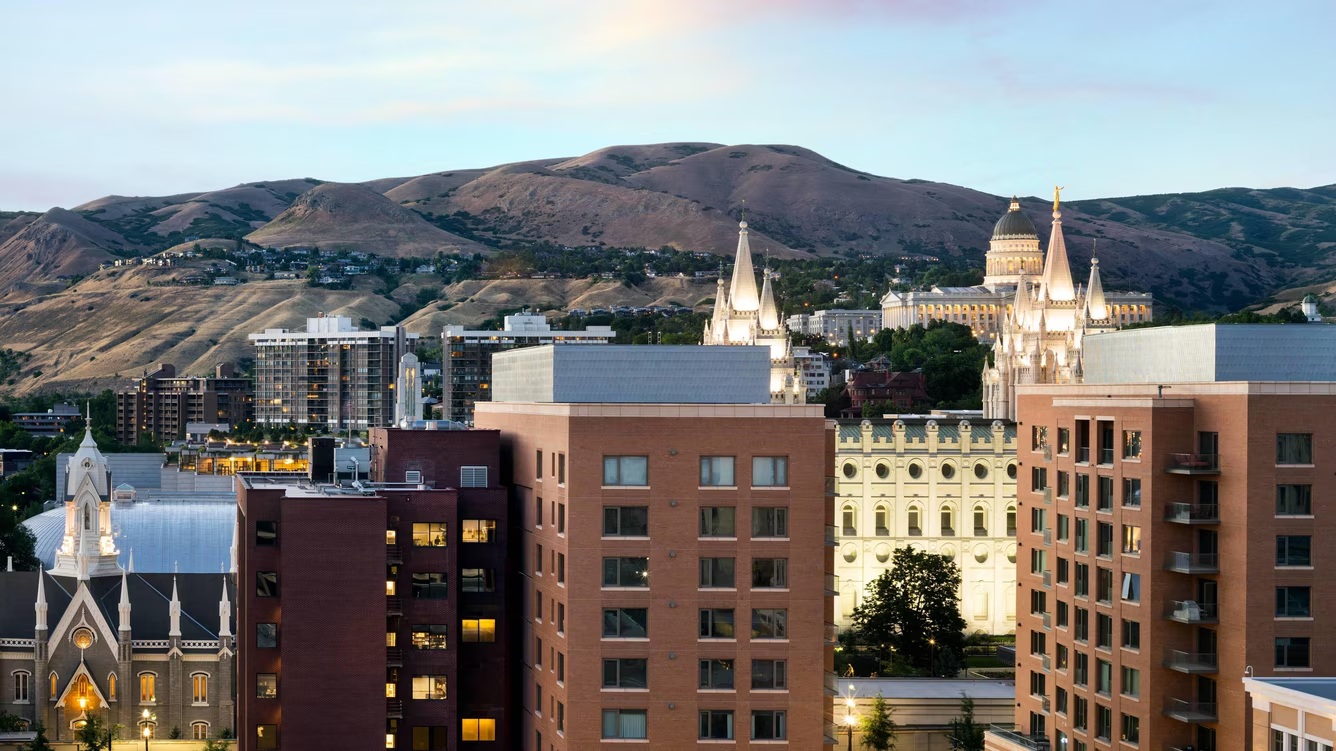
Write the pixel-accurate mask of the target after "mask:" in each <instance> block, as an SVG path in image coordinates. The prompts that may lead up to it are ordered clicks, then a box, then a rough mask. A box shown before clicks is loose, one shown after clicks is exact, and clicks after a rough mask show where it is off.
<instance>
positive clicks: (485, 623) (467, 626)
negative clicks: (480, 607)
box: [459, 618, 496, 642]
mask: <svg viewBox="0 0 1336 751" xmlns="http://www.w3.org/2000/svg"><path fill="white" fill-rule="evenodd" d="M459 632H460V633H459V640H460V641H464V642H494V641H496V620H495V619H493V618H479V619H477V620H472V619H465V620H464V621H463V623H461V624H460V629H459Z"/></svg>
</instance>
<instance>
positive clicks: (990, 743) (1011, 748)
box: [984, 725, 1053, 751]
mask: <svg viewBox="0 0 1336 751" xmlns="http://www.w3.org/2000/svg"><path fill="white" fill-rule="evenodd" d="M984 743H985V746H986V747H987V748H998V749H1006V751H1051V750H1052V748H1053V747H1052V745H1051V744H1050V743H1049V742H1048V739H1047V738H1044V737H1037V738H1036V737H1034V736H1031V735H1027V734H1025V733H1022V732H1020V731H1019V730H1014V729H1012V728H1010V727H1007V726H1005V725H989V726H988V734H987V736H986V738H985V741H984Z"/></svg>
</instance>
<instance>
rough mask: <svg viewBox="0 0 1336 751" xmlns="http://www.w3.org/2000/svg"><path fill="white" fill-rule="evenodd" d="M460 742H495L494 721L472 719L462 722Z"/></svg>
mask: <svg viewBox="0 0 1336 751" xmlns="http://www.w3.org/2000/svg"><path fill="white" fill-rule="evenodd" d="M462 724H463V726H462V728H461V732H460V740H464V741H494V740H496V720H492V719H485V718H479V719H472V718H467V719H464V720H462Z"/></svg>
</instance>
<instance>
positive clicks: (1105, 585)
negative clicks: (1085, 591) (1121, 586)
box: [1095, 566, 1113, 603]
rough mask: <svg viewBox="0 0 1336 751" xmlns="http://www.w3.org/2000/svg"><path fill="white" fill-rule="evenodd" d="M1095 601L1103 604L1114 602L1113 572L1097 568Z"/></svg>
mask: <svg viewBox="0 0 1336 751" xmlns="http://www.w3.org/2000/svg"><path fill="white" fill-rule="evenodd" d="M1095 585H1096V587H1097V589H1096V591H1095V599H1097V600H1099V601H1100V602H1103V603H1110V602H1113V570H1112V569H1107V568H1103V567H1100V566H1096V567H1095Z"/></svg>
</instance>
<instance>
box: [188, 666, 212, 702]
mask: <svg viewBox="0 0 1336 751" xmlns="http://www.w3.org/2000/svg"><path fill="white" fill-rule="evenodd" d="M190 688H191V695H192V696H194V697H195V698H194V703H196V704H208V703H209V674H208V673H191V674H190Z"/></svg>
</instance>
